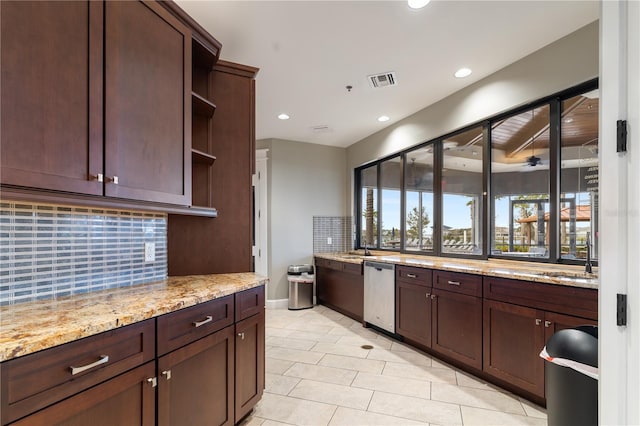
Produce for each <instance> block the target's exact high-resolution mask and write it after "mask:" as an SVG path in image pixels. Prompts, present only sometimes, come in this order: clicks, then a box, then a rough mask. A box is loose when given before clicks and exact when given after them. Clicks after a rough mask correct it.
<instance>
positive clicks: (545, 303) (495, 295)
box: [484, 277, 598, 321]
mask: <svg viewBox="0 0 640 426" xmlns="http://www.w3.org/2000/svg"><path fill="white" fill-rule="evenodd" d="M484 297H485V299H491V300H499V301H502V302H508V303H514V304H516V305H522V306H530V307H532V308H537V309H544V310H547V311H552V312H559V313H562V314H568V315H575V316H578V317H582V318H588V319H592V320H594V321H597V320H598V291H597V290H595V289H588V288H580V287H571V286H564V285H556V284H544V283H536V282H530V281H520V280H510V279H507V278H497V277H484Z"/></svg>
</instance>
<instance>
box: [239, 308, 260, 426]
mask: <svg viewBox="0 0 640 426" xmlns="http://www.w3.org/2000/svg"><path fill="white" fill-rule="evenodd" d="M264 333H265V314H264V309H262V310H261V312H260V313H258V314H256V315H253V316H251V317H249V318H247V319H245V320H242V321H240V322H238V323H236V337H235V341H236V357H235V361H236V365H235V373H236V377H235V385H236V389H235V421H236V423H237V422H239V421H240V420H241V419H242V418H243V417H244V416H246V415H247V414H248V413H249V412H250V411H251V410H252V409H253V406H254V405H256V403H257V402H258V401H259V400H260V398H262V394H263V392H264V380H265V371H264V357H265V353H264V351H265V349H264V340H265V336H264Z"/></svg>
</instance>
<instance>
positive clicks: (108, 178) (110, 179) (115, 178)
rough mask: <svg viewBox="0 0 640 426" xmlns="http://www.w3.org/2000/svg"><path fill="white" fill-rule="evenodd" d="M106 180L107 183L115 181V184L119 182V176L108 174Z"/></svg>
mask: <svg viewBox="0 0 640 426" xmlns="http://www.w3.org/2000/svg"><path fill="white" fill-rule="evenodd" d="M105 181H106V182H107V183H109V182H111V183H113V184H114V185H117V184H118V176H114V177H108V176H107V177H106V178H105Z"/></svg>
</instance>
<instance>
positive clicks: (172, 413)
mask: <svg viewBox="0 0 640 426" xmlns="http://www.w3.org/2000/svg"><path fill="white" fill-rule="evenodd" d="M233 336H234V326H233V325H232V326H229V327H227V328H225V329H223V330H221V331H218V332H216V333H213V334H210V335H208V336H207V337H204V338H202V339H200V340H196V341H195V342H193V343H191V344H189V345H187V346H184V347H182V348H180V349H177V350H175V351H173V352H170V353H169V354H167V355H165V356H163V357H161V358H159V359H158V426H164V425H167V426H168V425H171V426H180V425H185V426H190V425H205V424H206V425H233V424H234V415H233V394H234V392H233V387H234V380H233V371H234V339H233Z"/></svg>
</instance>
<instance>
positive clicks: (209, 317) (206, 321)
mask: <svg viewBox="0 0 640 426" xmlns="http://www.w3.org/2000/svg"><path fill="white" fill-rule="evenodd" d="M211 321H213V317H212V316H211V315H207V317H206V318H205V319H203V320H202V321H194V322H193V323H192V324H193V326H194V327H200V326H201V325H205V324H206V323H208V322H211Z"/></svg>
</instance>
